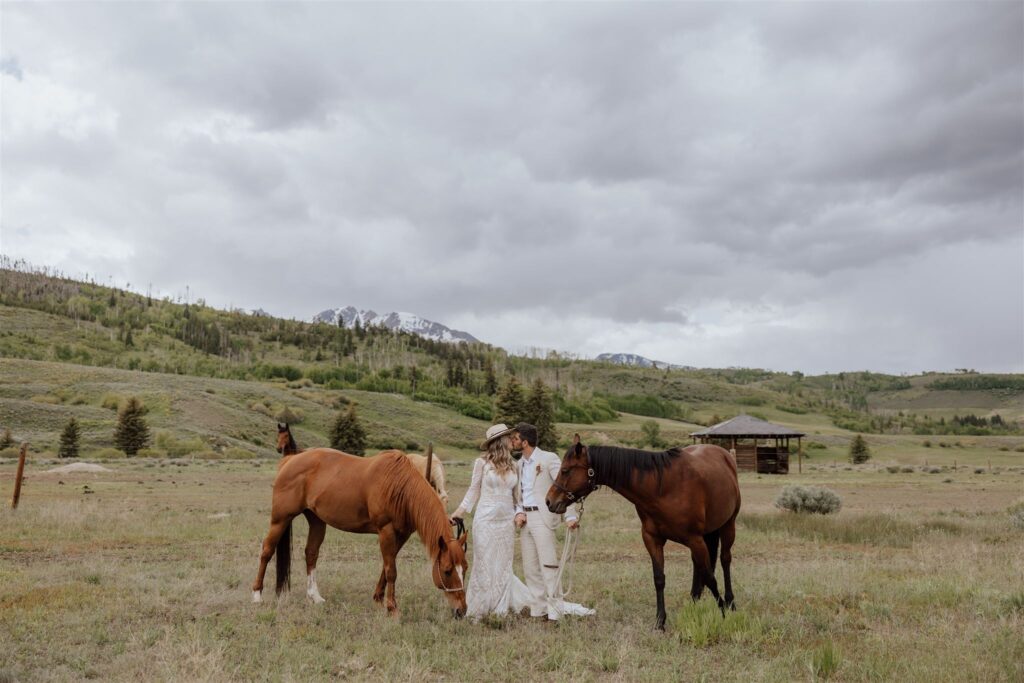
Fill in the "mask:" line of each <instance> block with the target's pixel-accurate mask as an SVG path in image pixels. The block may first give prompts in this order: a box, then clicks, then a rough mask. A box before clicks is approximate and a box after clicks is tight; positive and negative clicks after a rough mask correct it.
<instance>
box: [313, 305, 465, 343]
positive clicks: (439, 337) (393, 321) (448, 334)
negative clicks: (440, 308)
mask: <svg viewBox="0 0 1024 683" xmlns="http://www.w3.org/2000/svg"><path fill="white" fill-rule="evenodd" d="M357 320H358V321H359V324H360V325H361V326H363V327H367V326H370V325H383V326H384V327H386V328H388V329H389V330H404V331H406V332H411V333H413V334H418V335H419V336H421V337H426V338H427V339H433V340H435V341H443V342H463V341H464V342H475V341H479V340H478V339H477V338H476V337H474V336H473V335H471V334H469V333H468V332H462V331H460V330H453V329H451V328H450V327H447V326H445V325H442V324H441V323H435V322H434V321H432V320H427V319H425V318H421V317H419V316H418V315H414V314H412V313H384V314H378V313H376V312H375V311H361V310H357V309H356V308H355V307H354V306H346V307H345V308H331V309H328V310H326V311H321V312H320V313H317V314H316V315H315V316H313V322H315V323H317V322H322V323H328V324H330V325H340V326H342V327H355V324H356V321H357Z"/></svg>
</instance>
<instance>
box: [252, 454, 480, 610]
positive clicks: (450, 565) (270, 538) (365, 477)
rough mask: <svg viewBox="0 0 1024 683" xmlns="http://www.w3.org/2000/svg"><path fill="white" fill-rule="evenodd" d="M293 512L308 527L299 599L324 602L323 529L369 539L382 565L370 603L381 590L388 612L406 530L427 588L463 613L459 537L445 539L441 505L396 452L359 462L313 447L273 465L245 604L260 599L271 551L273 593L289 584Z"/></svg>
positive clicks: (462, 556)
mask: <svg viewBox="0 0 1024 683" xmlns="http://www.w3.org/2000/svg"><path fill="white" fill-rule="evenodd" d="M299 514H303V515H305V517H306V520H307V521H308V522H309V538H308V540H307V541H306V595H307V596H308V597H309V598H310V599H311V600H312V601H313V602H315V603H321V602H324V599H323V598H322V597H321V596H320V590H319V589H318V588H317V585H316V560H317V556H318V555H319V554H320V544H321V543H323V540H324V535H325V534H326V533H327V525H328V524H330V525H331V526H333V527H334V528H336V529H341V530H342V531H351V532H353V533H357V534H371V533H375V534H377V536H378V538H379V539H380V554H381V558H382V559H383V561H384V567H383V569H381V573H380V579H379V580H378V581H377V588H376V590H375V591H374V593H373V599H374V600H376V601H377V602H382V601H383V600H384V598H385V589H386V592H387V608H388V612H394V611H395V610H396V609H397V603H396V602H395V579H396V578H397V575H398V568H397V564H396V558H397V555H398V551H400V550H401V549H402V546H403V545H405V542H406V541H407V540H409V537H410V536H411V535H412V534H413V532H416V533H418V534H419V536H420V539H422V541H423V545H424V546H425V547H426V550H427V555H428V557H429V558H430V561H431V574H432V578H433V581H434V585H435V586H437V587H438V588H439V589H441V590H442V591H444V594H445V597H446V598H447V599H448V602H449V604H450V605H451V607H452V609H453V610H454V613H455V616H456V617H461V616H462V615H463V614H465V612H466V593H465V589H464V587H463V577H464V576H465V572H466V535H465V534H463V535H462V536H460V537H459V538H457V539H456V538H454V537H453V536H452V531H451V527H450V526H449V523H448V515H447V513H445V510H444V506H443V505H442V504H441V500H440V499H439V498H438V497H437V495H436V494H435V493H434V491H433V490H432V489H431V488H430V486H429V485H428V484H427V482H426V480H425V479H424V478H423V476H422V475H421V474H419V473H418V472H416V470H414V469H413V467H412V465H410V464H409V461H408V460H406V458H405V455H404V454H403V453H402V452H401V451H384V452H383V453H380V454H378V455H375V456H373V457H370V458H360V457H357V456H354V455H349V454H348V453H342V452H341V451H335V450H331V449H329V448H313V449H310V450H307V451H302V452H301V453H297V454H295V455H292V456H291V457H289V458H287V459H285V461H284V462H283V463H281V465H280V466H279V469H278V471H277V478H276V479H274V498H273V505H272V507H271V512H270V532H269V533H268V534H267V537H266V539H264V541H263V549H262V551H261V552H260V568H259V571H258V572H257V574H256V580H255V581H254V582H253V584H252V599H253V602H260V601H261V600H262V592H263V576H264V574H266V571H267V564H268V563H269V562H270V558H271V557H273V556H274V553H275V551H276V553H277V586H276V589H277V593H278V594H280V593H281V591H282V590H283V589H284V588H285V587H286V586H288V585H290V580H289V573H290V568H291V525H292V519H294V518H295V517H296V516H297V515H299Z"/></svg>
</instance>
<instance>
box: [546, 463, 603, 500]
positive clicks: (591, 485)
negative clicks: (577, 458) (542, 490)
mask: <svg viewBox="0 0 1024 683" xmlns="http://www.w3.org/2000/svg"><path fill="white" fill-rule="evenodd" d="M577 467H578V468H580V469H582V468H583V465H569V469H576V468H577ZM595 476H596V474H595V472H594V468H593V467H588V468H587V486H588V488H587V492H586V493H581V494H578V495H577V494H575V493H573V492H572V491H570V490H569V489H567V488H565V487H564V486H562V485H561V484H559V483H558V480H557V479H556V480H555V481H553V482H551V485H552V486H554V487H555V488H556V489H558V490H559V491H561V492H562V493H564V494H565V497H566V498H568V499H569V502H570V503H575V502H576V499H577V498H579V500H580V501H581V502H582V501H583V499H584V498H586V497H587V496H589V495H590V494H591V493H593V492H594V491H596V490H598V489H599V488H601V485H600V484H598V483H597V482H595V481H594V477H595Z"/></svg>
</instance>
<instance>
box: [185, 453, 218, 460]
mask: <svg viewBox="0 0 1024 683" xmlns="http://www.w3.org/2000/svg"><path fill="white" fill-rule="evenodd" d="M192 457H193V458H195V459H196V460H220V459H221V457H222V456H221V454H220V453H218V452H217V451H199V452H198V453H194V454H193V455H192Z"/></svg>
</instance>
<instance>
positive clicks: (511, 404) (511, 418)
mask: <svg viewBox="0 0 1024 683" xmlns="http://www.w3.org/2000/svg"><path fill="white" fill-rule="evenodd" d="M525 420H526V404H525V402H524V401H523V387H522V385H521V384H519V380H518V379H516V376H515V375H509V376H508V381H507V382H506V383H505V386H503V387H502V388H501V391H500V392H499V393H498V400H497V402H496V404H495V406H494V422H495V423H496V424H497V423H499V422H501V423H504V424H506V425H508V426H509V427H514V426H515V425H517V424H519V423H520V422H524V421H525Z"/></svg>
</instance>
